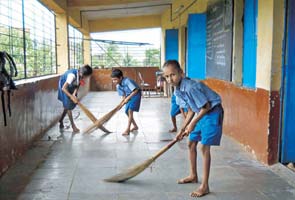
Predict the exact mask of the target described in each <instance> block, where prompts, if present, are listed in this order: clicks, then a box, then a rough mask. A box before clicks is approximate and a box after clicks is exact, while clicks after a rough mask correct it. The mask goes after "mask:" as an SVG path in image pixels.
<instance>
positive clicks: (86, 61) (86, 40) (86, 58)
mask: <svg viewBox="0 0 295 200" xmlns="http://www.w3.org/2000/svg"><path fill="white" fill-rule="evenodd" d="M83 37H84V40H83V49H84V64H89V65H91V49H90V45H91V42H90V40H89V39H90V35H89V34H84V35H83Z"/></svg>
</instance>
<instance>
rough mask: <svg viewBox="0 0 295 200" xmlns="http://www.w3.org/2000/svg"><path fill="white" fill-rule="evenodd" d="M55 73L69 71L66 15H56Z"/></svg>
mask: <svg viewBox="0 0 295 200" xmlns="http://www.w3.org/2000/svg"><path fill="white" fill-rule="evenodd" d="M56 44H57V48H56V53H57V73H58V74H62V73H64V72H65V71H66V70H68V69H69V52H68V18H67V14H56Z"/></svg>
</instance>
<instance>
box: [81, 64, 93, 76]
mask: <svg viewBox="0 0 295 200" xmlns="http://www.w3.org/2000/svg"><path fill="white" fill-rule="evenodd" d="M80 72H81V74H82V76H90V75H91V74H92V68H91V67H90V66H89V65H83V67H81V68H80Z"/></svg>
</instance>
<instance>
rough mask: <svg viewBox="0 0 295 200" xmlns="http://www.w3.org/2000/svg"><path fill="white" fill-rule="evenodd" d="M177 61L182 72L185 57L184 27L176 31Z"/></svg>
mask: <svg viewBox="0 0 295 200" xmlns="http://www.w3.org/2000/svg"><path fill="white" fill-rule="evenodd" d="M178 38H179V40H178V46H179V48H178V55H179V56H178V59H179V64H180V66H181V68H182V69H183V70H184V69H185V63H186V62H185V61H186V59H185V55H186V53H185V52H186V49H185V40H186V36H185V26H181V27H180V28H179V30H178Z"/></svg>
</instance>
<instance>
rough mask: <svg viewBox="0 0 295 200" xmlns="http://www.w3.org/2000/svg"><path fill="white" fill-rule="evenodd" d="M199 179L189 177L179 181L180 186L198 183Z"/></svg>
mask: <svg viewBox="0 0 295 200" xmlns="http://www.w3.org/2000/svg"><path fill="white" fill-rule="evenodd" d="M197 182H198V177H195V176H188V177H185V178H182V179H179V180H178V181H177V183H178V184H186V183H197Z"/></svg>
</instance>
